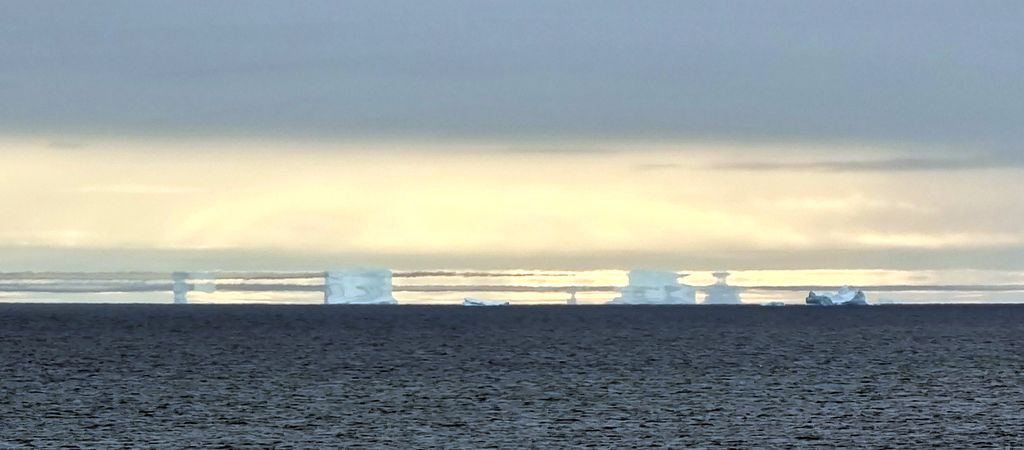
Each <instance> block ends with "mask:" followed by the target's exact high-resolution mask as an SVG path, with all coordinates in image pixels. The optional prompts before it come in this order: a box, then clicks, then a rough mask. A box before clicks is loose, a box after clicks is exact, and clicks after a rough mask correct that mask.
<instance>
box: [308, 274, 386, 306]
mask: <svg viewBox="0 0 1024 450" xmlns="http://www.w3.org/2000/svg"><path fill="white" fill-rule="evenodd" d="M324 303H326V304H332V305H333V304H349V305H380V304H388V305H395V304H398V301H397V300H395V297H393V296H392V295H391V271H390V270H387V269H349V270H339V271H330V272H326V273H325V274H324Z"/></svg>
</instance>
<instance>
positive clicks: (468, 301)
mask: <svg viewBox="0 0 1024 450" xmlns="http://www.w3.org/2000/svg"><path fill="white" fill-rule="evenodd" d="M511 304H512V302H509V301H508V300H487V299H483V298H473V297H466V298H465V299H464V300H462V306H508V305H511Z"/></svg>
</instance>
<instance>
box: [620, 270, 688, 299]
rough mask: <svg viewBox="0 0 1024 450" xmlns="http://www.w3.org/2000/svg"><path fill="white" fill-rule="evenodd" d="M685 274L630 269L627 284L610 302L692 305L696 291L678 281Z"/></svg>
mask: <svg viewBox="0 0 1024 450" xmlns="http://www.w3.org/2000/svg"><path fill="white" fill-rule="evenodd" d="M684 276H686V275H685V274H682V275H681V274H678V273H675V272H660V271H654V270H631V271H630V272H629V285H627V286H626V287H624V288H622V290H621V291H620V294H619V296H618V297H616V298H615V299H614V300H612V301H611V302H610V303H611V304H615V305H694V304H696V303H697V291H696V290H695V289H694V288H693V287H692V286H687V285H685V284H680V283H679V278H680V277H684Z"/></svg>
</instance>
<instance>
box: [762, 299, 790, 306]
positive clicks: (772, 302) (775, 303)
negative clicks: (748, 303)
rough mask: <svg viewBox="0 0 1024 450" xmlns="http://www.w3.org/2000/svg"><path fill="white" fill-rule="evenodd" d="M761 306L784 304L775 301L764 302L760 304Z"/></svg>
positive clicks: (784, 304)
mask: <svg viewBox="0 0 1024 450" xmlns="http://www.w3.org/2000/svg"><path fill="white" fill-rule="evenodd" d="M761 306H786V302H780V301H777V300H776V301H770V302H764V303H762V304H761Z"/></svg>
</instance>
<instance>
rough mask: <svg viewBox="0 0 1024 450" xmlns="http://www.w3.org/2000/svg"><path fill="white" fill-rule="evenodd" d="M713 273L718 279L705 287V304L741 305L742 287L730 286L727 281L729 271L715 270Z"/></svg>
mask: <svg viewBox="0 0 1024 450" xmlns="http://www.w3.org/2000/svg"><path fill="white" fill-rule="evenodd" d="M712 275H714V276H715V278H717V279H718V281H716V282H715V284H712V285H711V286H708V287H706V288H704V292H705V295H704V304H706V305H741V304H743V301H741V300H740V288H738V287H735V286H729V284H728V283H727V282H726V281H725V279H726V278H728V277H729V272H715V273H713V274H712Z"/></svg>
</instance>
